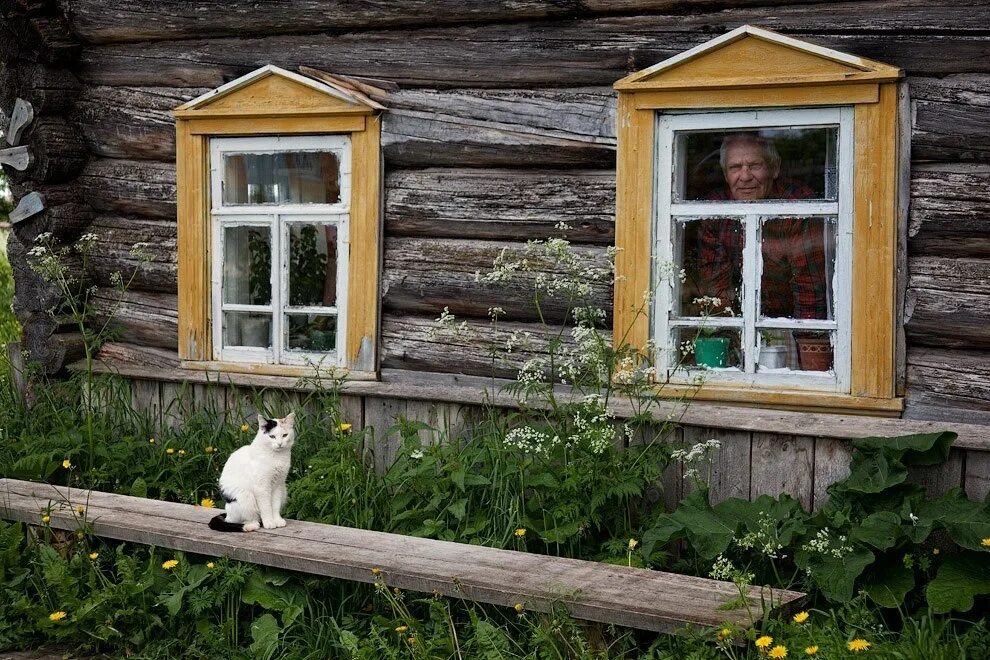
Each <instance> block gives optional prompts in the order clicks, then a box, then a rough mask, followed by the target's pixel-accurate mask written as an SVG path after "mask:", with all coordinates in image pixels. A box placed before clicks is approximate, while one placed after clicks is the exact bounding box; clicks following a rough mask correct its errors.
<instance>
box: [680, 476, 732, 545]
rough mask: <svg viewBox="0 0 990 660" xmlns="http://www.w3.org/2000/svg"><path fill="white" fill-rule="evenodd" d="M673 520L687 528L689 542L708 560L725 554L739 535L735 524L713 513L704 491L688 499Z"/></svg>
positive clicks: (694, 492) (692, 494)
mask: <svg viewBox="0 0 990 660" xmlns="http://www.w3.org/2000/svg"><path fill="white" fill-rule="evenodd" d="M670 517H671V518H672V519H673V520H674V521H676V522H679V523H680V524H681V525H683V526H684V531H685V533H686V535H687V539H688V542H689V543H690V544H691V546H692V547H693V548H694V550H695V552H697V553H698V554H699V555H701V556H702V557H703V558H704V559H714V558H715V557H716V556H718V555H720V554H722V553H723V552H725V549H726V548H728V547H729V543H730V542H731V541H732V537H733V536H734V535H735V533H736V526H735V524H730V523H727V522H726V521H725V520H723V519H722V518H721V517H719V516H718V515H717V514H716V513H715V511H713V510H712V507H711V505H709V504H708V491H707V490H704V489H698V490H696V491H693V492H692V493H691V494H690V495H688V496H687V497H685V498H684V499H683V500H682V501H681V505H680V506H679V507H677V510H676V511H674V512H673V513H671V514H670Z"/></svg>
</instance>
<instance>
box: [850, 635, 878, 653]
mask: <svg viewBox="0 0 990 660" xmlns="http://www.w3.org/2000/svg"><path fill="white" fill-rule="evenodd" d="M870 646H872V644H870V643H869V642H868V641H866V640H865V639H860V638H858V637H857V638H856V639H853V640H850V641H849V643H847V644H846V648H847V649H849V650H850V651H855V652H857V653H858V652H859V651H866V650H867V649H869V648H870Z"/></svg>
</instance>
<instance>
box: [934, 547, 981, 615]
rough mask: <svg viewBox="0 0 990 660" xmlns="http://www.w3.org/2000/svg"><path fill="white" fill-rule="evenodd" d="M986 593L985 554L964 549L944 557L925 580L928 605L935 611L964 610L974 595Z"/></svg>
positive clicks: (967, 609) (969, 605)
mask: <svg viewBox="0 0 990 660" xmlns="http://www.w3.org/2000/svg"><path fill="white" fill-rule="evenodd" d="M987 594H990V563H988V562H987V553H986V552H983V553H975V552H965V553H960V554H958V555H953V556H951V557H947V558H946V559H945V562H944V563H943V564H942V566H941V567H940V568H939V569H938V575H936V576H935V579H934V580H932V581H931V582H929V583H928V589H927V591H926V595H927V597H928V604H929V605H931V607H932V609H933V610H934V611H935V612H936V613H939V614H942V613H945V612H951V611H953V610H955V611H956V612H968V611H969V610H971V609H972V608H973V601H974V599H975V597H976V596H983V595H987Z"/></svg>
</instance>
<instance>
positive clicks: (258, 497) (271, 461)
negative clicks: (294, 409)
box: [210, 413, 296, 532]
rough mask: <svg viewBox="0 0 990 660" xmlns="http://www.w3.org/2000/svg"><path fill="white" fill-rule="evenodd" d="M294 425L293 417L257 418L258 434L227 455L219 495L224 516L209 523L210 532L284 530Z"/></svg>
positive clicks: (221, 475)
mask: <svg viewBox="0 0 990 660" xmlns="http://www.w3.org/2000/svg"><path fill="white" fill-rule="evenodd" d="M295 421H296V414H295V413H291V414H290V415H288V416H287V417H283V418H282V419H265V418H264V417H262V416H261V415H258V434H257V435H256V436H254V440H253V441H252V442H251V444H249V445H245V446H243V447H241V448H240V449H238V450H236V451H235V452H234V453H233V454H231V455H230V458H228V459H227V462H226V463H225V464H224V466H223V472H221V473H220V495H221V496H222V497H223V499H224V502H226V504H225V506H224V513H221V514H220V515H218V516H215V517H214V518H213V519H212V520H210V529H213V530H216V531H218V532H253V531H254V530H256V529H259V528H261V527H264V528H265V529H274V528H276V527H285V519H283V518H282V515H281V511H282V505H284V504H285V499H286V491H285V478H286V476H287V475H288V474H289V462H290V455H289V453H290V451H291V449H292V442H293V440H294V439H295V431H294V430H293V426H294V425H295Z"/></svg>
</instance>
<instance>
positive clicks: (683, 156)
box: [672, 127, 839, 202]
mask: <svg viewBox="0 0 990 660" xmlns="http://www.w3.org/2000/svg"><path fill="white" fill-rule="evenodd" d="M838 132H839V129H838V128H837V127H826V128H798V127H782V128H757V129H745V128H739V129H732V130H717V131H678V132H677V133H676V135H675V141H674V144H675V150H676V151H675V157H674V180H673V181H672V185H673V191H674V194H673V200H674V201H675V202H683V201H704V200H733V201H757V200H788V199H826V200H831V201H834V200H835V199H836V187H837V173H836V162H837V159H838V154H837V147H836V144H837V138H838Z"/></svg>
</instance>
